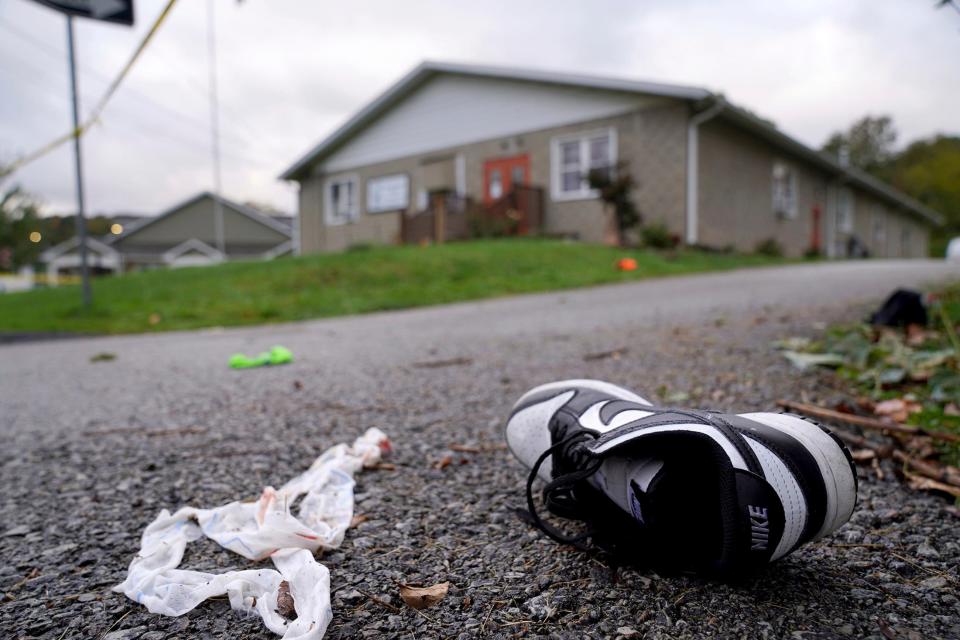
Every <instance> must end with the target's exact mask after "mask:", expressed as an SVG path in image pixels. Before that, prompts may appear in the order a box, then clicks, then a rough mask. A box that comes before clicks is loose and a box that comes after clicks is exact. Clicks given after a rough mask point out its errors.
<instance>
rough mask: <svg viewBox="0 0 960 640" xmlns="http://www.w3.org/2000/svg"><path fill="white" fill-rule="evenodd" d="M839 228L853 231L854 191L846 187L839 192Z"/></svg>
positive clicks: (843, 231)
mask: <svg viewBox="0 0 960 640" xmlns="http://www.w3.org/2000/svg"><path fill="white" fill-rule="evenodd" d="M837 230H838V231H840V232H841V233H853V192H852V191H850V189H847V188H846V187H842V188H841V189H840V191H839V192H838V193H837Z"/></svg>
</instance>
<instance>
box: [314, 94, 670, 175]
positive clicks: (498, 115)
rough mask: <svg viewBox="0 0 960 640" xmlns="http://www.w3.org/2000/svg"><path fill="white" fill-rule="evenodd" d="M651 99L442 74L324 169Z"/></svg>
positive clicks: (606, 112) (605, 112)
mask: <svg viewBox="0 0 960 640" xmlns="http://www.w3.org/2000/svg"><path fill="white" fill-rule="evenodd" d="M656 100H659V99H658V98H654V97H650V96H642V95H637V94H624V93H616V92H611V91H600V90H597V89H581V88H576V87H558V86H553V85H545V84H533V83H529V82H518V81H515V80H502V79H492V78H476V77H464V76H439V77H437V78H434V79H432V80H429V81H428V82H427V83H426V84H425V85H424V86H422V87H420V88H419V89H418V90H416V91H415V92H414V93H413V94H412V95H410V96H408V97H407V98H406V99H405V100H404V101H403V102H401V103H400V104H398V105H396V106H395V107H394V108H393V109H391V110H390V111H389V112H388V113H386V114H385V115H384V116H383V117H382V118H381V119H380V120H378V121H376V122H374V123H373V124H371V125H370V126H368V127H367V128H366V129H364V130H363V131H362V132H361V133H360V134H358V135H357V136H356V137H355V138H353V139H352V140H350V141H349V142H347V143H346V144H345V145H344V146H343V147H341V148H340V149H338V150H337V151H335V152H334V153H332V154H331V155H330V156H329V157H328V158H327V159H326V160H325V161H324V163H323V166H322V171H324V172H333V171H342V170H344V169H352V168H355V167H359V166H363V165H367V164H372V163H375V162H382V161H385V160H392V159H394V158H400V157H404V156H408V155H414V154H418V153H424V152H429V151H434V150H437V149H444V148H448V147H453V146H456V145H461V144H467V143H470V142H479V141H481V140H489V139H490V138H496V137H498V136H506V135H514V134H522V133H526V132H529V131H536V130H539V129H546V128H549V127H555V126H560V125H565V124H571V123H575V122H582V121H585V120H592V119H596V118H604V117H607V116H611V115H615V114H618V113H623V112H626V111H630V110H632V109H635V108H638V107H639V106H641V105H644V104H649V103H651V102H653V101H656Z"/></svg>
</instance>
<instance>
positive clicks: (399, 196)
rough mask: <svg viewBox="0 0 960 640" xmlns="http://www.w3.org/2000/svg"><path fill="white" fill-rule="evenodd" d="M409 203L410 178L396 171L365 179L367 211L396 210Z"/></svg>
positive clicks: (405, 206)
mask: <svg viewBox="0 0 960 640" xmlns="http://www.w3.org/2000/svg"><path fill="white" fill-rule="evenodd" d="M409 204H410V178H409V177H408V176H407V175H406V174H402V173H398V174H396V175H392V176H382V177H379V178H371V179H370V180H367V211H368V212H369V213H378V212H382V211H397V210H400V209H406V208H407V206H408V205H409Z"/></svg>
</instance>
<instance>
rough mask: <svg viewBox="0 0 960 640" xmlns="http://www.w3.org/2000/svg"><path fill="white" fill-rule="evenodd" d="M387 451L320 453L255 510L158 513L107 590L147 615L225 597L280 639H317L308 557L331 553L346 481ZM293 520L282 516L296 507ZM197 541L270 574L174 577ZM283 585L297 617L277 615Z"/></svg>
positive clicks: (324, 605)
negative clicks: (264, 563)
mask: <svg viewBox="0 0 960 640" xmlns="http://www.w3.org/2000/svg"><path fill="white" fill-rule="evenodd" d="M389 450H390V442H389V440H388V439H387V436H386V435H385V434H384V433H383V432H382V431H380V430H379V429H369V430H368V431H367V432H366V433H364V434H363V435H362V436H360V437H359V438H357V439H356V441H355V442H354V443H353V446H352V447H348V446H347V445H345V444H339V445H336V446H335V447H332V448H330V449H328V450H327V451H325V452H324V453H323V455H321V456H320V457H319V458H317V459H316V460H315V461H314V463H313V464H312V465H311V466H310V468H309V469H308V470H307V471H306V472H304V473H303V474H301V475H299V476H297V477H296V478H293V479H292V480H290V481H289V482H287V483H286V484H285V485H283V486H282V487H280V488H279V489H274V488H273V487H266V488H265V489H264V490H263V493H262V494H261V495H260V499H259V500H257V501H256V502H231V503H230V504H225V505H223V506H221V507H217V508H215V509H196V508H194V507H183V508H182V509H179V510H178V511H177V512H176V513H174V514H173V515H171V514H170V512H169V511H167V510H166V509H164V510H163V511H161V512H160V515H158V516H157V518H156V520H154V521H153V522H152V523H150V525H149V526H148V527H147V528H146V530H145V531H144V532H143V537H142V538H141V542H140V552H139V553H138V554H137V556H136V558H134V560H133V562H131V563H130V568H129V571H128V574H127V579H126V580H124V582H123V583H122V584H120V585H117V586H116V587H114V588H113V590H114V591H119V592H122V593H124V594H125V595H126V596H127V597H128V598H130V599H132V600H136V601H137V602H139V603H140V604H142V605H144V606H145V607H147V609H149V610H150V611H151V612H152V613H160V614H163V615H167V616H179V615H183V614H184V613H186V612H188V611H190V610H192V609H193V608H194V607H196V606H197V605H199V604H200V603H201V602H203V601H204V600H206V599H208V598H211V597H214V596H221V595H224V594H226V595H227V597H228V598H229V600H230V606H231V607H232V608H234V609H236V610H238V611H244V612H247V613H256V614H257V615H259V616H260V617H261V618H263V622H264V624H265V625H266V626H267V628H269V629H270V630H271V631H273V632H275V633H278V634H282V635H283V640H317V639H319V638H321V637H323V634H324V632H325V631H326V629H327V625H328V624H330V620H331V618H332V612H331V609H330V572H329V570H328V569H327V568H326V567H325V566H323V565H322V564H319V563H318V562H317V561H316V560H315V559H314V557H313V554H314V553H315V552H316V551H317V550H318V549H333V548H336V547H338V546H340V543H341V542H343V536H344V533H345V532H346V530H347V528H348V527H349V526H350V521H351V520H352V518H353V485H354V482H353V475H354V474H355V473H356V472H357V471H359V470H361V469H362V468H363V467H364V466H368V465H372V464H376V463H377V462H379V461H380V459H381V457H382V456H383V455H384V454H385V453H386V452H388V451H389ZM301 496H303V499H302V500H301V501H300V508H299V512H298V514H297V517H294V516H293V515H292V514H291V513H290V509H291V507H293V505H294V503H295V502H296V501H297V499H298V498H300V497H301ZM203 536H206V537H208V538H210V539H211V540H214V541H215V542H216V543H217V544H219V545H220V546H221V547H224V548H225V549H229V550H230V551H233V552H235V553H239V554H240V555H242V556H244V557H245V558H249V559H250V560H263V559H265V558H268V557H269V558H270V559H271V560H272V561H273V564H274V566H275V567H276V568H277V570H276V571H275V570H273V569H248V570H244V571H230V572H227V573H223V574H213V573H203V572H200V571H187V570H181V569H177V567H178V566H179V565H180V561H181V560H182V559H183V553H184V549H185V548H186V546H187V543H188V542H192V541H194V540H197V539H199V538H201V537H203ZM283 581H286V582H287V583H288V585H289V589H290V595H291V596H293V601H294V607H295V609H296V613H297V617H296V619H295V620H287V619H286V618H284V617H283V616H281V615H280V614H279V613H278V612H277V594H278V592H279V589H280V583H281V582H283Z"/></svg>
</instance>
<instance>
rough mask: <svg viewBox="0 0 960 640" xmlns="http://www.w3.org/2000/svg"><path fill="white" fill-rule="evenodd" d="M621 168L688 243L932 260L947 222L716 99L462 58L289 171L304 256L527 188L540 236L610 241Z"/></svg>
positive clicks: (397, 92)
mask: <svg viewBox="0 0 960 640" xmlns="http://www.w3.org/2000/svg"><path fill="white" fill-rule="evenodd" d="M620 163H625V165H623V166H626V167H628V170H629V171H630V172H631V173H632V174H633V177H634V179H635V182H636V188H635V193H634V200H635V202H636V203H637V205H638V207H639V209H640V211H641V212H642V214H643V216H644V220H645V221H646V222H657V221H661V222H663V223H664V224H666V225H667V227H668V228H669V229H670V230H671V231H672V232H673V233H675V234H676V235H677V237H678V238H680V239H681V240H682V241H684V242H685V243H687V244H690V245H705V246H710V247H716V248H723V247H732V248H735V249H738V250H743V251H749V250H752V249H754V248H755V247H756V245H757V244H758V243H760V242H761V241H764V240H768V239H775V240H776V241H778V242H779V243H780V244H781V245H782V246H783V248H784V250H785V252H786V253H787V254H788V255H801V254H803V253H804V252H806V251H808V250H810V249H817V250H819V251H820V252H822V253H824V254H825V255H828V256H830V257H845V256H848V255H857V254H863V253H868V254H869V255H872V256H882V257H887V256H889V257H920V256H925V255H926V254H927V244H928V240H929V234H930V230H931V228H934V227H936V226H939V224H940V217H939V215H938V214H937V213H936V212H934V211H931V210H930V209H928V208H926V207H924V206H923V205H921V204H920V203H918V202H917V201H915V200H913V199H911V198H910V197H908V196H906V195H905V194H903V193H900V192H898V191H896V190H894V189H893V188H892V187H890V186H888V185H885V184H883V183H881V182H879V181H878V180H876V179H874V178H872V177H870V176H867V175H866V174H864V173H863V172H860V171H858V170H855V169H853V168H850V167H846V166H842V165H841V164H839V163H838V162H837V161H836V160H834V159H832V158H829V157H827V156H825V155H823V154H821V153H819V152H817V151H814V150H813V149H810V148H809V147H806V146H805V145H803V144H801V143H800V142H798V141H796V140H794V139H792V138H790V137H789V136H787V135H785V134H784V133H782V132H781V131H779V130H778V129H777V128H775V127H774V126H773V125H771V124H769V123H767V122H765V121H763V120H760V119H759V118H757V117H755V116H753V115H751V114H749V113H748V112H746V111H744V110H742V109H740V108H738V107H736V106H734V105H732V104H730V103H729V102H727V101H726V100H725V99H724V98H723V97H722V96H719V95H716V94H713V93H711V92H709V91H707V90H705V89H699V88H695V87H683V86H675V85H665V84H658V83H649V82H634V81H627V80H618V79H610V78H597V77H586V76H575V75H568V74H558V73H547V72H540V71H527V70H518V69H506V68H496V67H479V66H469V65H459V64H443V63H429V62H428V63H424V64H422V65H420V66H419V67H417V68H416V69H414V70H413V71H412V72H411V73H409V74H408V75H407V76H405V77H404V78H402V79H401V80H400V81H399V82H398V83H396V84H395V85H394V86H392V87H391V88H389V89H388V90H387V91H386V92H385V93H384V94H382V95H381V96H380V97H378V98H377V99H376V100H374V101H373V102H372V103H370V104H369V105H367V106H366V107H364V108H363V109H362V110H361V111H360V112H359V113H357V114H356V115H355V116H354V117H352V118H351V119H350V120H348V121H347V122H346V123H345V124H344V125H343V126H342V127H340V128H339V129H337V130H336V131H335V132H334V133H333V134H331V135H330V136H329V137H328V138H327V139H325V140H323V141H322V142H321V143H320V144H319V145H317V146H316V147H315V148H313V149H312V150H311V151H310V152H309V153H307V154H306V155H305V156H304V157H302V158H301V159H300V160H298V161H297V162H296V163H295V164H293V166H291V167H290V168H289V169H287V170H286V171H285V172H284V173H283V175H282V176H281V177H282V178H283V179H286V180H294V181H296V182H298V183H299V185H300V195H299V218H298V219H299V229H300V237H299V247H298V248H299V250H300V251H301V252H303V253H313V252H322V251H339V250H343V249H345V248H348V247H350V246H351V245H356V244H366V243H382V244H390V243H398V242H402V241H403V240H404V239H409V234H408V230H409V229H410V228H411V227H413V226H415V224H416V221H417V220H418V218H419V217H422V216H423V214H425V213H430V212H431V210H433V209H435V208H436V206H438V205H437V203H438V202H447V200H444V199H440V200H438V199H437V196H438V194H445V195H444V198H446V197H448V196H453V197H455V198H457V199H459V200H460V201H468V202H470V203H472V205H473V206H474V207H475V208H477V207H478V208H479V210H480V211H484V210H488V211H495V210H497V207H498V206H499V205H500V204H501V203H502V201H504V200H505V199H507V198H511V197H513V198H515V197H516V194H517V192H518V191H519V190H530V189H536V190H537V191H538V193H541V194H542V195H541V197H539V198H538V200H537V202H540V203H542V204H541V205H540V206H541V209H542V211H540V212H539V213H538V220H539V230H540V231H542V232H543V233H546V234H550V235H559V236H568V237H573V238H578V239H580V240H583V241H586V242H605V241H609V240H610V239H611V237H612V228H613V227H612V221H611V218H610V213H609V212H608V211H606V210H605V208H604V207H603V205H602V203H601V201H600V200H599V199H598V198H597V194H596V193H595V192H593V191H591V190H590V188H589V186H588V185H587V184H586V179H585V176H586V174H587V173H588V172H589V171H591V170H597V169H605V168H612V167H615V166H617V165H619V164H620ZM514 202H515V200H514ZM444 206H446V205H444ZM501 208H502V207H501ZM408 241H409V240H408Z"/></svg>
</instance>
